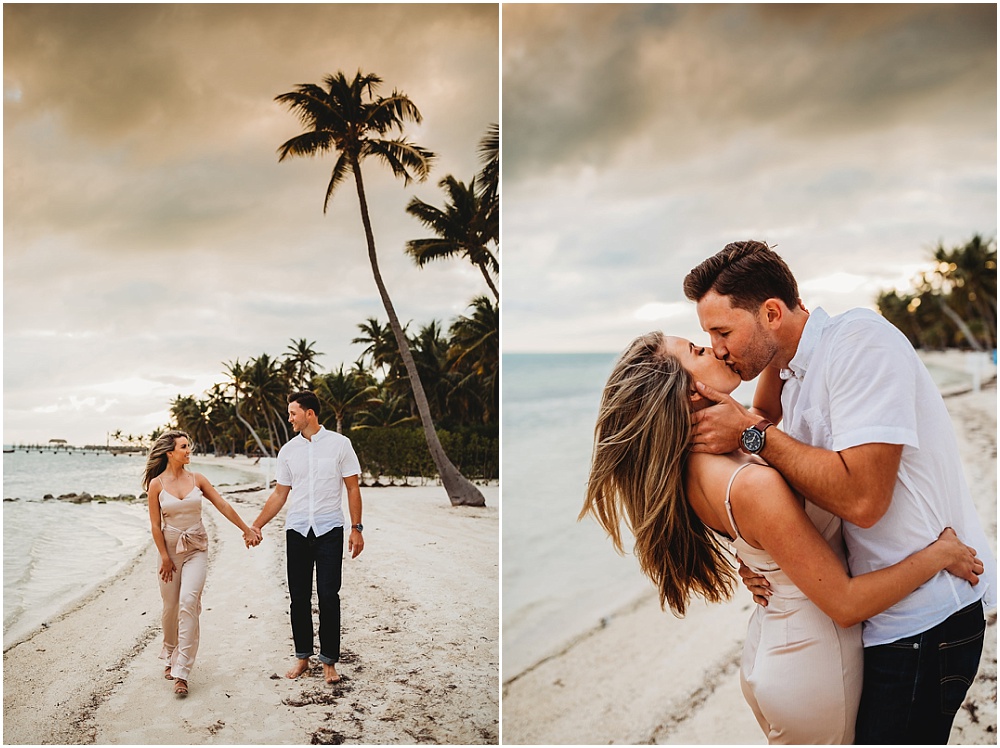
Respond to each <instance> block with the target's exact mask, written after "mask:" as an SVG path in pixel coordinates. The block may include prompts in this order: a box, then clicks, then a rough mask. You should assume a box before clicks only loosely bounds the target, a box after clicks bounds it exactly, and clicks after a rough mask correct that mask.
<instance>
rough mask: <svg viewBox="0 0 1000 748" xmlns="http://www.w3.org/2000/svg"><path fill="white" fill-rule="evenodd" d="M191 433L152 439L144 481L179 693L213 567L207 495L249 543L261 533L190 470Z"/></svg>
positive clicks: (169, 674) (170, 676)
mask: <svg viewBox="0 0 1000 748" xmlns="http://www.w3.org/2000/svg"><path fill="white" fill-rule="evenodd" d="M190 461H191V439H190V438H189V437H188V435H187V434H185V433H184V432H183V431H168V432H167V433H165V434H163V436H161V437H160V438H159V439H157V440H156V442H155V443H154V444H153V446H152V448H151V449H150V450H149V455H148V457H147V458H146V470H145V473H144V475H143V479H142V487H143V488H145V489H146V490H147V491H148V492H149V521H150V525H151V527H152V531H153V542H154V543H156V549H157V550H158V551H159V552H160V571H159V576H160V596H161V597H162V598H163V618H162V621H163V649H162V651H161V652H160V659H162V660H165V661H166V663H167V665H166V669H165V670H164V677H165V678H166V679H167V680H173V681H174V693H175V694H177V695H179V696H187V693H188V683H187V679H188V675H189V674H190V672H191V668H192V666H193V665H194V658H195V655H196V654H197V653H198V633H199V629H198V617H199V615H200V614H201V591H202V588H203V587H204V586H205V574H206V572H207V571H208V536H207V535H206V534H205V527H204V525H202V523H201V504H202V499H204V498H207V499H208V500H209V501H211V502H212V503H213V504H214V505H215V508H216V509H218V510H219V511H220V512H222V515H223V516H224V517H225V518H226V519H228V520H229V521H230V522H232V523H233V524H234V525H236V526H237V527H238V528H240V530H242V531H243V540H244V542H245V543H246V544H247V546H248V547H249V546H252V545H257V544H258V543H259V542H260V539H261V538H260V535H259V534H258V533H256V532H255V531H254V530H253V529H251V528H250V527H248V526H247V524H246V523H245V522H244V521H243V520H242V519H240V516H239V515H238V514H237V513H236V510H235V509H233V507H232V506H231V505H230V504H229V502H228V501H226V500H225V499H224V498H222V496H220V495H219V492H218V491H216V490H215V488H214V487H213V486H212V484H211V483H209V482H208V479H206V478H205V476H204V475H201V474H200V473H191V472H189V471H188V470H187V467H186V466H187V464H188V463H189V462H190Z"/></svg>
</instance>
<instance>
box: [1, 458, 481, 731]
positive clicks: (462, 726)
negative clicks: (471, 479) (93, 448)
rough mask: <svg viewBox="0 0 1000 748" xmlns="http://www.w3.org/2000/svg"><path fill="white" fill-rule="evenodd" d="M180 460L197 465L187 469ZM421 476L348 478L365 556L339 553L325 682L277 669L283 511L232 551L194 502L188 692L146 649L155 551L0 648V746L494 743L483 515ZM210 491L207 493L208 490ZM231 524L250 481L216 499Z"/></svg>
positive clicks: (155, 608)
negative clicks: (358, 492)
mask: <svg viewBox="0 0 1000 748" xmlns="http://www.w3.org/2000/svg"><path fill="white" fill-rule="evenodd" d="M194 469H195V470H197V467H196V466H194ZM483 492H484V494H485V496H486V499H487V506H486V507H485V508H461V507H460V508H453V507H451V506H450V505H449V503H448V498H447V496H446V494H445V493H444V490H443V489H442V488H440V487H438V486H419V487H417V486H412V487H394V488H363V489H362V493H363V498H364V524H365V550H364V552H363V553H362V554H361V556H359V557H358V558H357V559H353V560H352V559H350V558H349V557H345V559H344V582H343V588H342V590H341V600H342V611H343V627H342V628H343V639H342V660H341V665H340V667H339V668H338V670H339V672H340V673H341V674H342V675H343V676H344V678H343V681H342V682H341V683H339V684H336V685H333V686H328V685H326V684H325V683H324V681H323V679H322V675H321V668H320V666H319V665H318V663H317V664H316V666H315V667H314V669H313V671H312V672H311V673H310V674H309V675H307V676H304V677H302V678H300V679H299V680H296V681H290V680H287V679H286V678H284V677H283V674H284V673H285V671H286V670H287V668H288V667H289V666H290V665H291V663H292V661H293V660H292V644H291V629H290V626H289V623H288V596H287V592H286V583H285V570H284V538H283V533H282V530H281V527H282V521H283V513H282V514H280V515H279V516H278V517H277V518H276V519H275V520H274V521H272V523H271V524H270V525H268V527H266V528H265V539H264V542H263V543H262V544H261V545H260V546H259V547H257V548H255V549H252V550H247V549H245V548H244V546H243V541H242V536H241V535H240V533H239V531H238V530H237V529H236V528H235V527H233V526H232V525H231V524H230V523H228V522H227V521H226V520H225V519H224V518H223V517H221V515H219V514H218V512H216V511H215V510H214V509H213V508H212V507H210V506H207V505H206V508H205V512H204V517H205V521H206V522H205V523H206V527H207V528H208V531H209V535H210V538H211V541H210V542H211V546H210V548H211V550H210V565H209V572H208V581H207V584H206V586H205V592H204V597H203V606H204V608H203V612H202V616H201V632H202V635H201V647H200V650H199V654H198V659H197V662H196V664H195V668H194V670H193V671H192V674H191V678H190V689H191V693H190V695H189V696H188V697H187V698H185V699H181V698H178V697H175V696H174V695H173V693H172V683H171V682H170V681H167V680H164V679H163V677H162V664H161V662H160V661H159V660H158V659H157V655H158V653H159V649H160V642H161V633H160V621H159V616H160V608H161V603H160V598H159V592H158V589H157V583H156V565H157V555H156V551H155V548H154V547H153V545H152V542H150V544H149V547H148V548H147V549H146V550H145V551H144V552H143V553H142V554H141V555H140V556H139V557H138V558H137V559H136V561H135V563H134V564H133V565H132V566H131V567H130V568H129V569H128V570H127V571H126V572H124V573H122V574H121V575H119V576H118V577H117V578H116V579H114V580H112V581H111V582H110V583H109V584H107V585H105V586H104V587H103V588H102V589H101V590H100V591H98V592H97V593H95V594H94V595H92V596H91V597H90V598H89V599H87V600H85V601H84V602H83V603H82V604H80V605H78V606H77V607H75V608H74V609H73V610H71V611H69V612H68V613H65V614H64V615H62V616H61V617H59V618H58V619H56V620H52V621H49V622H47V625H46V626H45V627H43V628H42V629H41V630H39V631H38V632H37V633H35V634H34V635H33V636H31V637H30V638H27V639H25V640H23V641H21V642H20V643H19V644H16V645H14V646H12V647H11V648H9V649H8V650H7V651H6V652H5V653H4V694H3V695H4V720H3V724H4V743H5V744H41V743H69V744H79V743H120V744H202V743H223V744H240V743H242V744H291V743H310V742H312V743H364V744H373V743H397V744H415V743H451V744H489V743H497V742H498V736H499V703H498V702H499V683H498V679H499V675H498V673H499V642H498V634H499V608H498V605H499V601H498V584H499V510H498V495H499V490H498V488H497V487H496V486H490V487H486V488H484V489H483ZM224 493H225V489H224ZM226 495H227V498H228V499H229V500H230V501H231V502H232V503H233V505H234V506H235V507H236V508H237V511H238V512H239V513H240V514H241V516H243V517H244V519H246V520H247V521H248V522H249V521H251V520H252V519H253V518H254V517H255V516H256V515H257V513H258V511H259V508H260V506H261V505H262V504H263V502H264V500H265V499H266V497H267V492H265V491H263V490H258V491H251V492H236V491H235V490H234V492H232V493H228V494H226Z"/></svg>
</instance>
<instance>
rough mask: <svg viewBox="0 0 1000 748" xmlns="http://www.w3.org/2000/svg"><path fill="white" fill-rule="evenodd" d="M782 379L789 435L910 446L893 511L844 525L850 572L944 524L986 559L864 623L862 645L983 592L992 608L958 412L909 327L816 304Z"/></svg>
mask: <svg viewBox="0 0 1000 748" xmlns="http://www.w3.org/2000/svg"><path fill="white" fill-rule="evenodd" d="M782 378H783V379H785V384H784V387H783V389H782V391H781V405H782V415H783V418H784V423H783V427H782V428H783V430H784V431H785V432H786V433H787V434H788V435H789V436H792V437H794V438H796V439H798V440H799V441H801V442H804V443H806V444H811V445H812V446H814V447H822V448H823V449H829V450H833V451H837V452H839V451H841V450H844V449H849V448H850V447H856V446H859V445H861V444H871V443H884V444H901V445H902V446H903V454H902V458H901V460H900V463H899V472H898V474H897V477H896V485H895V487H894V489H893V494H892V502H891V503H890V505H889V510H888V511H887V512H886V514H885V515H884V516H883V517H882V519H880V520H879V521H878V522H876V523H875V525H873V526H872V527H870V528H868V529H865V528H861V527H858V526H856V525H853V524H851V523H850V522H846V521H845V522H844V524H843V527H844V540H845V541H846V543H847V552H848V563H849V564H850V567H851V573H852V574H853V575H855V576H857V575H858V574H864V573H865V572H869V571H875V570H877V569H882V568H885V567H886V566H890V565H892V564H894V563H896V562H898V561H902V560H903V559H904V558H906V557H907V556H909V555H910V554H912V553H915V552H916V551H919V550H920V549H922V548H924V547H926V546H928V545H930V544H931V543H932V542H934V541H935V540H936V539H937V536H938V535H939V534H940V533H941V531H942V530H944V528H946V527H951V528H954V530H955V532H956V533H957V534H958V537H959V538H961V540H962V541H963V542H964V543H966V544H967V545H971V546H972V547H973V548H975V549H976V550H977V551H978V553H979V558H980V559H981V560H982V561H983V563H984V564H985V566H986V571H985V573H984V574H983V575H982V576H981V577H980V580H979V584H978V585H976V586H975V587H973V586H972V585H970V584H969V583H968V582H966V581H965V580H963V579H959V578H958V577H954V576H952V575H951V574H948V573H947V572H944V571H942V572H940V573H938V574H937V575H936V576H935V577H933V578H932V579H931V580H930V581H928V582H927V583H926V584H924V585H922V586H920V587H919V588H917V590H916V591H914V592H913V593H911V594H910V595H909V596H908V597H906V598H904V599H903V600H902V601H901V602H899V603H897V604H896V605H894V606H892V607H891V608H889V609H888V610H887V611H885V612H884V613H880V614H879V615H877V616H875V617H873V618H872V619H870V620H868V621H866V622H865V624H864V629H863V635H864V644H865V646H866V647H870V646H875V645H878V644H886V643H888V642H892V641H895V640H897V639H900V638H902V637H905V636H914V635H916V634H919V633H921V632H923V631H926V630H927V629H929V628H931V627H933V626H936V625H937V624H939V623H941V622H942V621H943V620H945V619H946V618H948V616H950V615H951V614H952V613H955V612H956V611H958V610H960V609H961V608H963V607H965V606H966V605H969V604H971V603H972V602H974V601H976V600H978V599H980V598H983V601H984V604H985V605H986V606H988V607H992V606H995V605H996V599H997V597H996V585H997V576H996V573H997V570H996V561H995V560H994V558H993V554H992V552H991V550H990V544H989V542H988V541H987V539H986V534H985V533H984V532H983V528H982V524H981V522H980V520H979V517H978V514H977V513H976V509H975V506H974V505H973V503H972V497H971V495H970V493H969V488H968V484H967V483H966V481H965V475H964V473H963V471H962V461H961V457H960V455H959V451H958V443H957V441H956V439H955V432H954V427H953V425H952V421H951V417H950V416H949V415H948V410H947V408H946V407H945V404H944V400H942V398H941V394H940V392H939V391H938V388H937V386H936V385H935V384H934V381H933V380H932V379H931V377H930V374H929V373H928V372H927V369H926V368H925V367H924V365H923V363H922V362H921V361H920V359H919V358H918V357H917V354H916V352H915V351H914V350H913V346H911V345H910V343H909V341H907V339H906V338H905V337H904V336H903V334H902V333H901V332H899V330H897V329H896V328H895V327H893V326H892V325H891V324H890V323H889V322H888V321H886V320H885V319H884V318H883V317H880V316H879V315H878V314H876V313H875V312H873V311H871V310H868V309H852V310H850V311H848V312H845V313H844V314H840V315H837V316H836V317H830V316H829V315H828V314H827V313H826V312H825V311H823V310H822V309H819V308H817V309H815V310H814V311H813V312H812V314H811V315H810V316H809V320H808V321H807V322H806V326H805V329H803V331H802V337H801V339H800V340H799V346H798V349H797V350H796V352H795V356H794V357H793V358H792V360H791V362H790V363H789V365H788V369H786V370H785V371H783V372H782Z"/></svg>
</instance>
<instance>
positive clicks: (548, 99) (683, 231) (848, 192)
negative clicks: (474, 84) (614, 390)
mask: <svg viewBox="0 0 1000 748" xmlns="http://www.w3.org/2000/svg"><path fill="white" fill-rule="evenodd" d="M996 29H997V23H996V6H995V5H993V4H989V5H965V6H957V5H880V6H871V5H866V6H845V5H828V6H804V5H798V6H794V5H771V6H767V5H764V6H754V5H686V6H684V5H631V6H629V5H577V6H569V5H547V6H532V5H504V7H503V43H502V67H503V72H502V75H503V128H504V129H503V190H504V191H503V211H504V214H503V215H504V220H503V237H502V239H503V255H504V279H503V290H502V292H503V347H504V351H505V352H514V351H619V350H621V349H622V348H623V347H624V346H625V345H626V344H627V342H628V341H629V340H630V339H631V338H632V337H633V336H634V335H636V334H639V333H641V332H645V331H647V330H650V329H656V328H661V329H664V330H667V331H669V332H673V333H674V334H680V335H685V336H687V337H694V338H695V339H698V336H701V339H702V340H703V341H704V340H707V338H705V336H704V335H703V334H702V333H701V330H700V327H699V326H698V322H697V317H696V315H695V313H694V307H693V305H691V304H690V303H689V302H687V301H686V300H685V299H684V296H683V293H682V290H681V283H682V280H683V278H684V276H685V275H686V274H687V272H688V271H689V270H690V269H691V268H692V267H694V266H695V265H697V264H698V263H699V262H701V261H702V260H703V259H704V258H706V257H708V256H710V255H712V254H714V253H715V252H717V251H718V250H720V249H722V247H723V246H725V245H726V244H727V243H729V242H731V241H735V240H740V239H748V238H754V239H763V240H766V241H768V242H770V243H771V244H772V245H777V246H776V250H777V252H778V253H779V254H781V255H782V257H784V258H785V260H786V261H787V262H788V264H789V266H790V267H791V269H792V271H793V272H794V273H795V274H796V276H797V278H798V280H799V283H800V290H801V293H802V296H803V299H804V300H805V302H806V304H807V306H809V307H810V308H813V307H815V306H823V307H824V308H825V309H826V310H827V311H829V312H831V313H836V312H839V311H843V310H845V309H847V308H850V307H853V306H873V300H874V297H875V296H876V294H877V292H878V291H879V290H880V289H884V288H888V287H893V286H899V287H906V286H907V285H908V281H909V280H910V279H911V278H912V276H913V274H914V273H915V272H916V271H918V270H920V269H926V268H927V258H928V255H929V253H930V251H931V250H932V249H933V247H934V246H936V245H937V243H938V242H944V244H945V245H946V246H954V245H959V244H962V243H964V242H965V241H967V240H968V239H969V238H971V236H972V235H973V234H974V233H977V232H978V233H981V234H984V235H986V236H991V237H994V236H996V226H997V222H996V209H997V193H996V164H997V153H996V144H997V132H996V112H997V100H996V91H997V80H996V70H997V60H996Z"/></svg>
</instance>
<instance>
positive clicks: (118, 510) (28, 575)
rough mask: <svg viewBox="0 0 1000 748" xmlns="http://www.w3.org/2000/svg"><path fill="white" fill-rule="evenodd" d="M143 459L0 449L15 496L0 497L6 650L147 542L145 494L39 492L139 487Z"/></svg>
mask: <svg viewBox="0 0 1000 748" xmlns="http://www.w3.org/2000/svg"><path fill="white" fill-rule="evenodd" d="M144 465H145V458H144V457H142V456H139V455H136V456H134V457H127V456H125V455H119V456H118V457H112V456H111V455H109V454H101V455H94V454H89V455H82V454H73V455H69V454H65V453H63V454H51V453H44V454H39V453H37V452H35V453H24V452H20V451H19V452H14V453H10V454H7V453H5V454H4V456H3V488H4V492H3V493H4V497H5V498H11V499H13V498H17V499H18V500H17V501H4V503H3V644H4V649H5V650H6V649H7V648H8V647H9V646H11V644H13V643H14V642H16V641H18V640H19V639H21V638H23V636H25V635H26V634H28V633H30V632H31V631H32V630H34V629H36V628H37V627H38V626H39V625H41V624H42V623H43V622H45V621H47V620H50V619H51V618H52V617H53V616H56V615H58V614H59V613H60V612H61V611H63V610H65V609H66V608H67V607H69V606H70V605H72V604H73V603H74V602H75V601H77V600H79V599H81V598H83V597H86V596H87V595H88V594H90V593H91V592H93V591H94V590H95V589H97V588H98V587H99V586H100V585H101V584H103V583H104V582H105V581H106V580H107V579H109V578H111V577H113V576H114V575H116V574H117V573H119V572H120V571H122V570H123V569H124V568H125V567H126V566H127V565H128V564H129V563H131V562H133V561H134V559H135V557H136V556H137V555H138V554H139V553H140V552H141V551H142V550H143V549H144V548H145V547H146V546H147V545H148V544H149V543H150V542H152V538H151V535H150V529H149V510H148V508H147V505H146V503H145V501H137V502H135V503H128V502H120V501H112V502H108V503H106V504H98V503H91V504H69V503H66V502H63V501H58V500H48V501H46V500H43V499H42V497H43V496H44V495H45V494H52V495H53V496H59V495H60V494H66V493H81V492H84V491H86V492H87V493H90V494H92V495H96V494H102V495H105V496H118V495H121V494H133V495H138V494H139V493H140V492H141V490H142V487H141V485H140V481H141V474H142V469H143V467H144ZM192 469H193V470H195V471H196V472H200V473H203V474H204V475H205V476H206V477H207V478H208V479H209V480H211V481H212V482H213V483H214V484H215V485H217V486H224V485H226V484H237V483H253V482H261V478H260V476H259V475H258V474H257V473H256V472H251V471H248V470H244V469H240V468H236V467H230V466H225V465H214V464H194V465H192ZM212 511H214V510H212ZM150 584H155V570H153V569H151V570H150Z"/></svg>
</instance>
